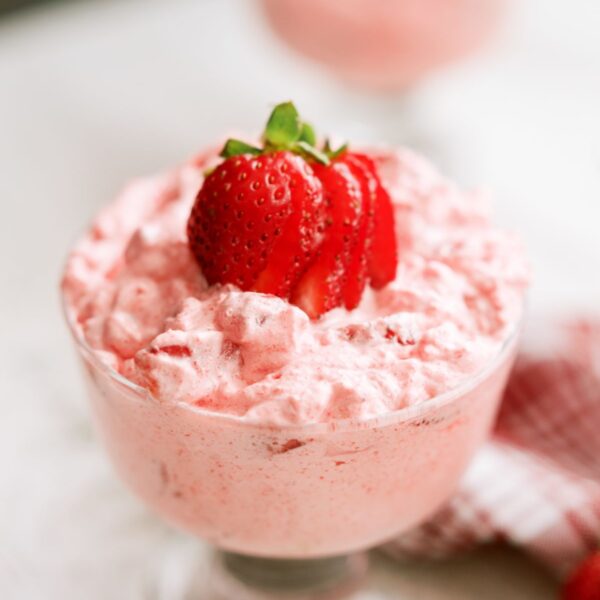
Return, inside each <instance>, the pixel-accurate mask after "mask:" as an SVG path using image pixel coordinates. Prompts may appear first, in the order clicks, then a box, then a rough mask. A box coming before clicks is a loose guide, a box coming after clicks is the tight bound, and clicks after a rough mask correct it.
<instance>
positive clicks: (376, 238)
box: [352, 153, 398, 289]
mask: <svg viewBox="0 0 600 600" xmlns="http://www.w3.org/2000/svg"><path fill="white" fill-rule="evenodd" d="M352 155H353V156H354V157H355V158H356V160H359V161H360V162H362V163H363V164H364V165H365V167H366V168H367V169H368V170H369V171H370V172H371V173H372V174H373V176H374V177H375V180H376V194H375V204H374V207H373V209H374V210H373V241H372V244H371V248H370V252H369V253H368V255H367V267H368V274H369V277H370V279H371V287H373V288H375V289H380V288H382V287H383V286H385V285H386V284H388V283H389V282H390V281H393V280H394V278H395V277H396V269H397V267H398V252H397V248H396V246H397V244H396V230H395V224H394V208H393V206H392V202H391V200H390V196H389V194H388V193H387V190H386V189H385V188H384V187H383V185H382V184H381V180H380V179H379V174H378V172H377V167H376V165H375V163H374V162H373V160H372V159H371V158H370V157H369V156H367V155H366V154H357V153H352Z"/></svg>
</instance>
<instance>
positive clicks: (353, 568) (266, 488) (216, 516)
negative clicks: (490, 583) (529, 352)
mask: <svg viewBox="0 0 600 600" xmlns="http://www.w3.org/2000/svg"><path fill="white" fill-rule="evenodd" d="M66 315H67V321H68V324H69V327H70V330H71V333H72V335H73V339H74V341H75V345H76V348H77V350H78V354H79V356H80V358H81V362H82V365H83V367H84V375H85V382H86V384H87V389H88V392H89V396H90V399H91V403H92V412H93V417H94V421H95V424H96V427H97V431H98V432H99V435H100V437H101V438H102V440H103V442H104V444H105V446H106V448H107V451H108V454H109V456H110V458H111V460H112V462H113V464H114V467H115V469H116V471H117V472H118V474H119V475H120V477H121V478H122V479H123V481H124V482H125V483H126V484H127V485H128V486H129V487H130V488H131V489H132V490H133V491H134V492H135V493H136V494H137V495H138V496H139V497H140V498H141V499H142V500H144V502H146V503H147V504H148V505H149V506H150V507H151V508H152V509H153V510H155V511H156V512H157V513H158V514H160V515H161V516H162V517H164V518H165V519H166V520H167V521H169V522H170V523H172V524H174V525H176V526H177V527H179V528H181V529H183V530H185V531H188V532H190V533H192V534H194V535H197V536H199V537H202V538H203V539H205V540H207V541H209V542H210V543H211V544H213V545H214V546H216V547H217V548H218V549H219V550H220V553H219V554H218V559H217V563H216V568H215V569H214V571H213V579H212V584H211V585H212V592H211V593H212V594H213V595H212V596H210V597H211V598H224V599H230V598H231V599H235V600H244V599H246V598H247V599H251V598H252V599H254V598H265V599H266V598H273V599H275V598H282V597H285V598H288V597H289V598H302V599H305V598H306V599H308V598H342V597H345V595H346V594H351V593H352V590H354V589H355V588H356V586H357V585H359V582H360V579H361V576H362V574H364V572H365V569H366V565H367V561H366V558H365V555H364V553H363V551H364V550H366V549H368V548H370V547H372V546H375V545H377V544H380V543H382V542H384V541H386V540H387V539H389V538H391V537H393V536H396V535H398V534H400V533H401V532H402V531H405V530H407V529H409V528H411V527H413V526H414V525H416V524H418V523H419V522H421V521H422V520H424V519H425V518H426V517H428V516H429V515H431V514H432V513H433V512H434V511H435V510H436V509H437V508H438V507H439V506H440V505H441V504H442V503H443V502H444V501H445V500H446V499H447V498H448V497H449V496H450V495H451V493H452V491H453V490H454V487H455V485H456V484H457V482H458V479H459V478H460V476H461V474H462V473H463V471H464V469H465V467H466V466H467V464H468V462H469V459H470V458H471V457H472V455H473V453H474V452H475V450H476V449H477V448H478V446H479V445H480V444H481V442H482V441H483V440H484V439H485V437H486V436H487V434H488V432H489V430H490V428H491V426H492V423H493V420H494V417H495V414H496V410H497V407H498V405H499V401H500V398H501V395H502V391H503V389H504V386H505V383H506V380H507V377H508V374H509V372H510V368H511V366H512V363H513V360H514V356H515V350H516V344H517V339H518V335H519V332H520V327H519V325H518V324H517V325H515V328H514V330H513V331H512V333H511V334H510V335H509V336H508V337H507V339H506V340H505V341H504V343H503V344H502V347H501V349H500V351H499V353H498V354H497V356H496V357H495V358H494V359H493V360H491V361H489V363H488V364H487V365H486V366H485V367H484V368H483V369H482V370H481V371H480V372H479V373H478V374H476V375H474V376H471V377H469V378H468V379H466V380H465V381H464V382H463V383H462V384H461V385H460V386H459V387H457V388H455V389H453V390H450V391H448V392H446V393H444V394H442V395H439V396H437V397H435V398H432V399H430V400H428V401H426V402H423V403H421V404H419V405H415V406H411V407H408V408H404V409H401V410H398V411H395V412H393V413H390V414H387V415H383V416H380V417H375V418H370V419H367V420H362V421H360V420H358V421H357V420H341V421H339V420H338V421H332V422H326V423H316V424H307V425H301V426H283V427H280V426H274V425H266V424H258V423H250V422H244V421H243V420H240V419H239V417H234V416H229V415H226V414H221V413H211V412H209V411H206V410H203V409H198V408H196V407H194V406H191V405H189V404H184V403H169V402H160V401H158V400H157V399H155V398H154V397H152V396H151V395H150V393H149V392H148V391H147V390H145V389H143V388H141V387H139V386H137V385H136V384H134V383H132V382H131V381H129V380H127V379H125V378H124V377H122V376H121V375H119V374H118V373H116V372H115V371H113V370H112V369H111V368H110V367H109V366H107V365H106V364H105V363H103V362H102V361H101V359H100V358H99V357H98V355H97V354H96V353H94V351H92V350H91V349H90V348H89V347H88V346H87V344H86V342H85V341H84V340H83V338H82V337H81V335H80V333H79V330H78V327H77V325H76V324H75V323H74V322H73V319H72V317H71V315H70V314H69V311H68V310H66Z"/></svg>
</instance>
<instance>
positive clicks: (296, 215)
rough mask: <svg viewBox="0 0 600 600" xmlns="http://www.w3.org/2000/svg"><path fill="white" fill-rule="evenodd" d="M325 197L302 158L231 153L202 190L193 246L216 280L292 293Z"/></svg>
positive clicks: (193, 219) (191, 226) (192, 222)
mask: <svg viewBox="0 0 600 600" xmlns="http://www.w3.org/2000/svg"><path fill="white" fill-rule="evenodd" d="M321 203H322V189H321V183H320V181H319V180H318V179H317V178H316V177H315V175H314V173H313V172H312V169H311V168H310V166H309V165H308V164H307V163H306V161H305V160H304V159H303V158H302V157H300V156H297V155H295V154H292V153H291V152H286V151H283V152H281V151H280V152H273V153H270V154H264V155H260V156H252V155H250V154H246V155H241V156H234V157H232V158H228V159H227V160H225V161H224V162H223V163H222V164H220V165H219V166H218V167H217V168H216V169H215V170H214V171H213V172H212V173H211V174H210V175H209V176H208V177H207V178H206V180H205V181H204V184H203V186H202V188H201V189H200V192H199V193H198V197H197V199H196V202H195V204H194V207H193V209H192V212H191V214H190V218H189V221H188V240H189V244H190V248H191V250H192V252H193V253H194V255H195V257H196V259H197V260H198V262H199V264H200V266H201V267H202V271H203V273H204V276H205V277H206V279H207V281H208V282H209V283H211V284H214V283H234V284H235V285H237V286H239V287H240V288H241V289H243V290H256V291H261V292H265V293H271V294H277V295H279V296H282V297H287V296H288V295H289V292H290V289H291V286H292V285H293V284H294V283H295V281H296V280H297V278H298V276H299V275H300V273H301V272H302V270H303V269H304V268H305V267H306V265H307V263H308V261H309V260H310V257H311V254H312V252H313V251H314V249H315V246H316V243H317V241H318V238H317V236H316V233H317V227H318V226H319V224H320V219H321Z"/></svg>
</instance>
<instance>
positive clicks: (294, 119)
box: [265, 102, 302, 148]
mask: <svg viewBox="0 0 600 600" xmlns="http://www.w3.org/2000/svg"><path fill="white" fill-rule="evenodd" d="M301 133H302V123H301V121H300V115H299V114H298V111H297V110H296V107H295V106H294V104H293V103H292V102H282V103H281V104H278V105H277V106H276V107H275V108H274V109H273V112H272V113H271V116H270V117H269V120H268V122H267V128H266V129H265V141H266V142H267V144H270V145H271V146H275V147H283V148H287V147H289V146H291V145H292V144H293V143H294V142H297V141H298V140H299V139H300V134H301Z"/></svg>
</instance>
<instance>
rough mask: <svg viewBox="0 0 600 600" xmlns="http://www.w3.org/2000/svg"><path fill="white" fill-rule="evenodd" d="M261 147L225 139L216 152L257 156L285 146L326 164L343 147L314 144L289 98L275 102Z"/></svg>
mask: <svg viewBox="0 0 600 600" xmlns="http://www.w3.org/2000/svg"><path fill="white" fill-rule="evenodd" d="M262 139H263V147H262V148H258V147H256V146H252V145H251V144H247V143H246V142H243V141H241V140H236V139H228V140H227V141H226V142H225V146H224V147H223V150H221V154H220V156H222V157H223V158H231V157H232V156H239V155H241V154H252V155H254V156H258V155H260V154H265V153H267V152H278V151H280V150H288V151H290V152H294V153H295V154H300V155H301V156H303V157H304V158H305V159H311V160H314V161H316V162H318V163H320V164H322V165H328V164H329V163H330V162H331V160H333V159H335V158H337V157H338V156H340V155H341V154H343V153H344V152H345V151H346V149H347V147H348V146H347V144H344V145H343V146H341V147H340V148H338V149H337V150H335V151H333V150H332V149H331V147H330V145H329V140H327V141H326V142H325V145H324V147H323V149H319V148H318V147H317V135H316V133H315V130H314V129H313V127H312V125H310V124H309V123H306V122H305V121H302V120H301V119H300V115H299V113H298V110H297V109H296V107H295V106H294V104H293V102H282V103H281V104H278V105H277V106H275V108H274V109H273V111H272V112H271V115H270V116H269V120H268V121H267V126H266V128H265V132H264V134H263V138H262Z"/></svg>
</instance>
